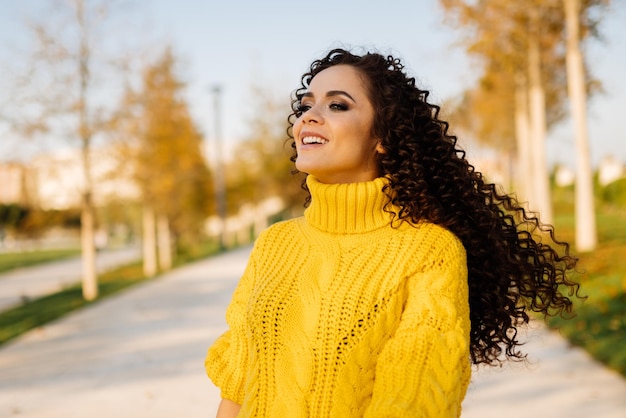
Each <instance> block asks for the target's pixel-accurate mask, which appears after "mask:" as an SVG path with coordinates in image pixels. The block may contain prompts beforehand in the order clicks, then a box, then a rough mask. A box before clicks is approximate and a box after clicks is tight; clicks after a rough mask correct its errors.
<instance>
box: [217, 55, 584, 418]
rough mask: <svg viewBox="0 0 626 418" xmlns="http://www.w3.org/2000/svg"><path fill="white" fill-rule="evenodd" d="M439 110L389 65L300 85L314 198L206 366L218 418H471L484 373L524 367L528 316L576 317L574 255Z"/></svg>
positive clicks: (249, 279)
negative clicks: (490, 174) (474, 372)
mask: <svg viewBox="0 0 626 418" xmlns="http://www.w3.org/2000/svg"><path fill="white" fill-rule="evenodd" d="M427 98H428V92H427V91H424V90H421V89H419V88H418V87H416V86H415V80H414V79H413V78H410V77H408V76H407V75H406V73H405V72H404V69H403V66H402V64H401V63H400V61H399V60H397V59H395V58H394V57H392V56H388V57H385V56H382V55H380V54H377V53H368V54H365V55H363V56H358V55H354V54H352V53H350V52H348V51H345V50H341V49H338V50H333V51H331V52H329V53H328V55H327V56H325V57H324V58H322V59H321V60H317V61H315V62H313V64H312V65H311V68H310V71H309V72H307V73H306V74H305V75H304V76H303V77H302V87H301V88H300V89H298V90H297V91H296V92H295V95H294V98H293V109H292V110H293V113H292V114H291V115H290V118H289V119H290V122H291V124H292V126H291V129H290V134H291V138H292V147H293V148H294V155H293V157H292V160H293V161H294V162H295V164H296V167H297V169H298V170H300V171H302V172H305V173H307V177H306V179H305V184H303V186H304V187H305V188H306V189H307V190H309V192H310V197H309V200H308V201H307V202H306V203H305V204H306V206H307V209H306V210H305V213H304V216H303V217H301V218H296V219H292V220H289V221H286V222H281V223H278V224H275V225H273V226H271V227H270V228H269V229H267V230H266V231H264V232H263V233H262V234H261V236H260V237H259V238H258V240H257V242H256V243H255V247H254V250H253V251H252V254H251V256H250V261H249V263H248V267H247V269H246V272H245V273H244V275H243V277H242V278H241V281H240V283H239V285H238V287H237V289H236V291H235V293H234V295H233V299H232V302H231V304H230V305H229V307H228V310H227V312H226V319H227V322H228V325H229V327H230V329H229V330H228V331H227V332H226V333H225V334H224V335H222V336H221V337H220V338H219V339H218V340H217V341H216V342H215V344H214V345H213V346H212V347H211V348H210V349H209V352H208V354H207V357H206V363H205V364H206V369H207V373H208V375H209V377H210V378H211V379H212V380H213V382H214V383H215V384H216V385H217V386H218V387H219V388H220V389H221V393H222V397H223V401H222V405H221V407H220V410H219V412H218V417H220V418H224V417H230V416H239V417H286V416H288V417H380V416H386V417H409V416H410V417H437V418H441V417H458V416H460V414H461V403H462V400H463V398H464V396H465V392H466V389H467V386H468V384H469V381H470V368H471V364H472V363H474V364H479V363H485V364H499V363H500V362H502V361H503V360H505V359H506V358H511V359H518V360H519V359H523V358H524V355H523V354H522V353H520V352H519V351H518V349H517V347H518V345H519V341H518V340H517V339H516V335H517V330H518V328H519V327H520V326H521V325H524V324H525V323H527V322H528V321H529V317H528V313H527V310H533V311H537V312H540V313H543V314H546V315H547V314H548V313H555V312H563V311H568V310H569V309H570V308H571V304H572V302H571V300H570V299H569V298H568V297H566V296H565V295H564V294H563V293H562V291H564V290H571V291H572V292H576V291H577V289H578V286H577V284H576V283H574V282H572V281H570V280H569V278H568V277H567V275H566V273H567V272H568V271H569V270H570V269H572V268H573V267H574V266H575V264H576V260H575V259H574V258H573V257H571V256H569V255H568V249H569V246H568V245H567V244H565V243H560V242H558V241H554V242H552V243H551V244H552V245H548V244H546V243H545V242H546V241H549V239H548V238H550V237H552V238H553V237H554V235H553V230H552V228H551V227H546V226H543V225H542V224H541V223H540V222H539V220H538V219H537V218H535V217H532V216H529V215H528V214H527V213H526V212H525V211H524V209H523V208H521V207H520V206H519V205H518V204H517V202H516V200H515V199H514V198H513V197H511V196H508V195H502V194H500V193H498V192H497V191H496V188H495V186H494V185H493V184H489V183H486V182H485V180H484V179H483V177H482V175H481V174H480V173H478V172H476V171H475V170H474V167H473V166H472V165H470V164H469V162H468V161H467V160H466V159H465V154H464V153H463V151H461V150H460V149H458V148H457V147H456V138H455V137H453V136H451V135H449V134H448V133H447V127H448V125H447V123H446V122H444V121H441V120H440V119H439V118H438V113H439V108H438V107H437V106H435V105H432V104H430V103H428V101H427ZM529 231H536V232H538V233H540V234H543V236H542V237H541V238H540V239H537V238H536V237H535V236H534V235H532V234H531V232H529ZM542 240H543V242H542ZM559 247H560V248H559ZM557 249H560V250H562V251H563V254H560V253H559V252H558V251H557Z"/></svg>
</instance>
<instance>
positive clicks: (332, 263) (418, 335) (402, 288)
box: [205, 176, 470, 418]
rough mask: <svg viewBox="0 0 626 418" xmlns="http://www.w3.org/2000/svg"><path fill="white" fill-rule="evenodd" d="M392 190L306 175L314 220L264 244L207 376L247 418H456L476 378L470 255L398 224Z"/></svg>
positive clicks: (278, 228) (291, 224)
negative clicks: (388, 206)
mask: <svg viewBox="0 0 626 418" xmlns="http://www.w3.org/2000/svg"><path fill="white" fill-rule="evenodd" d="M385 181H386V180H385V179H384V178H378V179H375V180H374V181H371V182H364V183H353V184H335V185H326V184H322V183H319V182H318V181H317V180H316V179H315V178H314V177H312V176H309V177H308V180H307V182H308V186H309V190H310V192H311V196H312V201H311V205H310V206H309V207H308V208H307V209H306V210H305V213H304V217H300V218H296V219H292V220H289V221H285V222H282V223H278V224H275V225H273V226H271V227H270V228H268V229H267V230H266V231H264V232H263V233H262V234H261V235H260V236H259V238H258V239H257V241H256V243H255V246H254V249H253V251H252V254H251V256H250V260H249V263H248V266H247V268H246V270H245V273H244V275H243V277H242V278H241V280H240V283H239V284H238V286H237V289H236V290H235V293H234V295H233V299H232V302H231V303H230V305H229V307H228V309H227V312H226V319H227V323H228V325H229V327H230V329H229V330H228V331H227V332H226V333H224V334H223V335H222V336H221V337H220V338H219V339H218V340H217V341H216V342H215V344H214V345H213V346H212V347H211V348H210V349H209V351H208V355H207V358H206V362H205V366H206V370H207V373H208V375H209V377H210V378H211V379H212V380H213V382H214V383H215V384H216V385H217V386H218V387H219V388H220V389H221V393H222V397H224V398H226V399H230V400H232V401H234V402H236V403H238V404H241V405H242V408H241V411H240V414H239V416H240V417H280V418H282V417H289V418H291V417H316V418H318V417H342V418H343V417H436V418H443V417H458V416H459V415H460V413H461V401H462V400H463V397H464V396H465V391H466V389H467V386H468V384H469V380H470V360H469V331H470V322H469V303H468V287H467V267H466V259H465V251H464V248H463V246H462V244H461V242H460V241H459V240H458V239H457V238H456V237H455V236H454V235H453V234H452V233H450V232H449V231H447V230H446V229H444V228H442V227H439V226H437V225H433V224H429V223H419V224H417V225H411V224H408V223H407V222H402V223H400V222H398V221H396V222H394V224H393V226H392V225H391V215H390V214H389V213H387V212H385V211H384V210H383V206H384V205H385V203H386V202H387V200H388V199H387V197H386V196H385V195H384V194H383V193H382V187H383V186H384V184H385Z"/></svg>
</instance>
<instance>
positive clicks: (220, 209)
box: [211, 84, 226, 249]
mask: <svg viewBox="0 0 626 418" xmlns="http://www.w3.org/2000/svg"><path fill="white" fill-rule="evenodd" d="M211 91H212V92H213V100H214V101H213V114H214V118H215V120H214V124H215V147H214V153H215V159H214V162H215V163H214V171H215V172H214V173H213V178H214V181H215V183H214V186H215V201H216V203H217V216H218V217H219V234H218V239H219V246H220V249H224V248H225V247H226V242H225V237H224V236H225V231H226V186H225V181H224V159H223V155H222V126H221V114H220V111H221V108H220V98H221V97H220V96H221V93H222V87H221V86H220V85H219V84H216V85H215V86H213V87H212V88H211Z"/></svg>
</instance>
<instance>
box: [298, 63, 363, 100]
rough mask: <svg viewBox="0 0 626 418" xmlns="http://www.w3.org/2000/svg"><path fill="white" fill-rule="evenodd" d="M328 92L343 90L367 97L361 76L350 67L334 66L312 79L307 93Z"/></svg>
mask: <svg viewBox="0 0 626 418" xmlns="http://www.w3.org/2000/svg"><path fill="white" fill-rule="evenodd" d="M329 90H344V91H346V92H348V93H351V94H353V93H354V94H357V95H363V96H367V91H366V85H365V78H364V77H363V74H361V72H360V71H359V70H357V69H356V68H354V67H352V66H350V65H334V66H332V67H329V68H326V69H325V70H322V71H320V72H319V73H317V74H316V75H315V77H313V79H312V80H311V83H310V84H309V88H308V91H309V92H312V93H316V92H318V93H323V92H325V91H329Z"/></svg>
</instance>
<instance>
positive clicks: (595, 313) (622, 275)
mask: <svg viewBox="0 0 626 418" xmlns="http://www.w3.org/2000/svg"><path fill="white" fill-rule="evenodd" d="M555 224H556V226H557V230H559V229H560V230H561V231H563V232H564V234H563V236H565V237H567V238H568V239H572V238H573V236H574V219H573V217H572V216H571V215H570V214H565V215H563V216H557V219H556V221H555ZM597 225H598V236H599V241H600V244H599V246H598V248H597V249H596V250H595V251H593V252H591V253H586V254H578V257H579V258H580V261H579V265H578V270H579V273H578V274H577V276H576V279H577V280H578V281H579V282H580V283H581V293H582V294H583V295H585V296H586V297H587V298H586V299H585V300H576V301H575V309H576V313H577V316H576V317H575V318H574V319H571V320H565V319H562V318H558V317H557V318H550V319H549V320H548V324H549V325H550V326H552V327H555V328H559V329H560V330H561V333H562V334H563V335H564V336H566V337H567V338H568V339H569V340H570V341H571V342H572V344H575V345H578V346H580V347H583V348H584V349H585V350H586V351H587V352H589V353H590V354H591V355H592V356H593V357H595V358H596V359H597V360H599V361H601V362H602V363H604V364H606V365H607V366H609V367H610V368H612V369H614V370H617V371H618V372H620V373H621V374H622V375H624V376H626V213H625V212H623V211H622V212H619V211H616V210H607V209H606V208H600V210H599V211H598V218H597Z"/></svg>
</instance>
